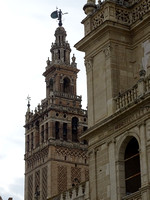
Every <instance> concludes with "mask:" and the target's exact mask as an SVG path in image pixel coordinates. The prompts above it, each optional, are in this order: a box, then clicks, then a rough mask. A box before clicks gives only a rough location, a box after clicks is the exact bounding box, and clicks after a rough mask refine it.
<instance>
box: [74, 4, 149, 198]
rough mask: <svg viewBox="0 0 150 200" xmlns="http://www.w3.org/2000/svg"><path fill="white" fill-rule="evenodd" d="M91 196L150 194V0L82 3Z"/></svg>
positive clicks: (107, 196) (85, 137)
mask: <svg viewBox="0 0 150 200" xmlns="http://www.w3.org/2000/svg"><path fill="white" fill-rule="evenodd" d="M83 9H84V11H85V13H86V15H87V17H86V18H85V19H84V20H83V21H82V23H83V24H84V28H85V36H84V38H83V39H82V40H80V41H79V42H78V43H77V44H76V48H77V49H78V50H80V51H83V52H85V67H86V72H87V90H88V116H89V117H88V130H87V131H86V132H85V133H84V134H83V136H81V138H82V139H86V140H88V145H89V146H88V156H89V198H90V199H91V200H135V199H136V200H149V199H150V24H149V22H150V1H149V0H134V1H132V0H131V1H130V0H119V1H116V0H112V1H108V0H106V1H102V2H101V1H98V2H96V1H95V0H88V1H87V3H86V4H85V5H84V7H83Z"/></svg>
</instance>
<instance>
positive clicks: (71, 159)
mask: <svg viewBox="0 0 150 200" xmlns="http://www.w3.org/2000/svg"><path fill="white" fill-rule="evenodd" d="M58 16H59V17H61V11H59V12H58ZM60 22H61V19H60V18H59V26H58V28H57V29H56V31H55V38H56V39H55V42H54V43H52V46H51V49H50V52H51V55H52V58H51V61H50V60H49V58H48V60H47V62H46V63H47V66H46V69H45V72H44V73H43V75H44V77H45V82H46V98H45V99H43V100H42V101H41V104H39V105H38V106H37V108H36V109H35V111H34V112H32V111H31V110H30V101H29V102H28V109H27V112H26V122H25V146H26V147H25V200H33V199H38V200H39V199H40V200H46V199H47V197H51V196H55V195H57V194H58V193H60V192H63V191H65V190H66V189H69V188H71V187H72V186H74V185H76V184H79V183H81V182H84V181H85V180H87V179H88V164H87V156H86V152H87V144H86V141H81V140H80V138H79V136H80V135H81V134H82V132H83V131H85V130H86V129H87V112H86V110H83V109H82V108H81V107H82V106H81V96H77V95H76V80H77V73H78V72H79V70H78V69H77V64H76V62H75V56H74V55H73V57H72V61H71V63H70V52H71V49H70V45H69V43H68V42H67V41H66V36H67V34H66V31H65V29H64V28H63V27H62V24H61V23H60Z"/></svg>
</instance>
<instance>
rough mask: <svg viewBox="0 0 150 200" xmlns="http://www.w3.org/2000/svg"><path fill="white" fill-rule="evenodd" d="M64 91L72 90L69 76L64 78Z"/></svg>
mask: <svg viewBox="0 0 150 200" xmlns="http://www.w3.org/2000/svg"><path fill="white" fill-rule="evenodd" d="M63 92H64V93H69V92H70V79H69V78H67V77H66V78H64V81H63Z"/></svg>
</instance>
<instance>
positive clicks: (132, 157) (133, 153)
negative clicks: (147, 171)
mask: <svg viewBox="0 0 150 200" xmlns="http://www.w3.org/2000/svg"><path fill="white" fill-rule="evenodd" d="M124 164H125V187H126V194H127V195H128V194H131V193H133V192H136V191H138V190H139V188H140V187H141V172H140V157H139V145H138V142H137V140H136V139H135V138H134V137H133V138H132V139H131V140H130V141H129V142H128V144H127V146H126V149H125V154H124Z"/></svg>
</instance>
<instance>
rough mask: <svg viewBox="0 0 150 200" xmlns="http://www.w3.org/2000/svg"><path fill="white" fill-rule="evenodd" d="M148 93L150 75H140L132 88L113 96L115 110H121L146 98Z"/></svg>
mask: <svg viewBox="0 0 150 200" xmlns="http://www.w3.org/2000/svg"><path fill="white" fill-rule="evenodd" d="M149 94H150V75H149V76H147V77H145V76H143V77H141V78H140V79H139V81H138V82H137V84H135V85H134V86H133V87H132V88H130V89H129V90H127V91H125V92H124V93H122V94H119V95H118V96H117V97H115V98H114V101H115V110H116V111H122V110H125V109H127V108H129V107H131V106H132V105H134V104H137V103H138V102H140V101H141V100H142V99H144V98H147V96H149Z"/></svg>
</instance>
